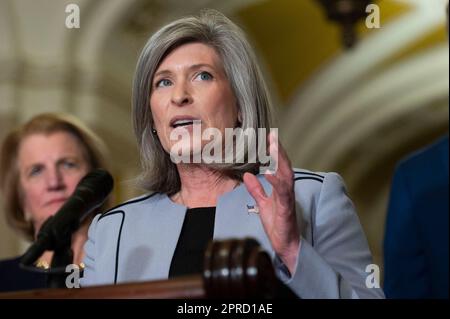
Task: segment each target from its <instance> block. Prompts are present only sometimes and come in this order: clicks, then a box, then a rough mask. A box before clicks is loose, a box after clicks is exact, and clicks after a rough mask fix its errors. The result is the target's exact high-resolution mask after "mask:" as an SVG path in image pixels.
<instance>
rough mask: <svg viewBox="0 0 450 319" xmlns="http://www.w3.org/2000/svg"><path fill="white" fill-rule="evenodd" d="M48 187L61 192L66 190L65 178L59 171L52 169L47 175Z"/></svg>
mask: <svg viewBox="0 0 450 319" xmlns="http://www.w3.org/2000/svg"><path fill="white" fill-rule="evenodd" d="M47 187H48V189H49V190H61V189H64V188H65V183H64V177H63V174H62V172H61V171H60V170H59V169H58V168H55V169H51V170H49V172H48V175H47Z"/></svg>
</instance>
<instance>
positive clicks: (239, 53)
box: [132, 9, 271, 195]
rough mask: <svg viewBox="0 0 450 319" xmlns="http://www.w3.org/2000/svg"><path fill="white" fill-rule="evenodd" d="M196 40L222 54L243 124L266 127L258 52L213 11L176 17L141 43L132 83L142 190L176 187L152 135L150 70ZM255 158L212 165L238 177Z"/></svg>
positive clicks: (267, 102) (265, 96)
mask: <svg viewBox="0 0 450 319" xmlns="http://www.w3.org/2000/svg"><path fill="white" fill-rule="evenodd" d="M190 42H200V43H204V44H206V45H209V46H211V47H212V48H214V49H215V50H216V51H217V53H218V54H219V56H220V57H221V59H222V62H223V65H224V69H225V73H226V76H227V78H228V80H229V81H230V84H231V88H232V90H233V92H234V95H235V97H236V101H237V104H238V105H237V106H238V109H239V110H240V113H241V127H242V129H243V130H246V129H247V128H253V129H255V130H257V128H265V129H269V128H270V124H271V116H270V110H271V102H270V98H269V94H268V90H267V88H266V85H265V82H264V79H263V76H262V73H261V71H260V69H259V67H258V64H257V62H256V56H255V54H254V52H253V50H252V48H251V46H250V44H249V43H248V41H247V39H246V36H245V35H244V33H243V31H242V30H241V29H240V28H239V27H238V26H237V25H235V24H234V23H233V22H232V21H231V20H229V19H228V18H227V17H225V16H224V15H223V14H221V13H220V12H218V11H216V10H211V9H206V10H202V11H201V12H200V14H199V15H198V16H188V17H184V18H181V19H179V20H176V21H174V22H172V23H170V24H168V25H166V26H164V27H162V28H161V29H159V30H158V31H157V32H156V33H155V34H154V35H153V36H152V37H151V38H150V39H149V40H148V42H147V44H146V45H145V47H144V48H143V50H142V52H141V55H140V57H139V60H138V62H137V66H136V72H135V76H134V82H133V97H132V108H133V110H132V117H133V126H134V134H135V135H136V138H137V143H138V146H139V149H140V156H141V165H142V168H143V172H142V174H141V186H142V187H144V189H146V190H151V191H156V192H161V193H166V194H169V195H171V194H174V193H176V192H178V191H179V190H180V187H181V185H180V178H179V175H178V171H177V168H176V165H175V164H174V163H173V162H172V161H171V159H170V155H169V154H167V152H166V151H165V150H164V149H163V147H162V145H161V143H160V141H159V139H158V137H157V136H156V135H154V134H152V132H151V130H152V127H153V117H152V114H151V109H150V95H151V90H152V81H153V77H154V74H155V72H156V70H157V68H158V66H159V64H160V63H161V62H162V60H163V59H164V58H165V57H166V56H167V55H168V54H169V53H170V52H171V51H172V50H174V49H175V48H176V47H179V46H180V45H183V44H186V43H190ZM259 165H260V164H259V163H258V160H257V161H256V163H234V162H233V163H232V164H220V165H217V164H215V165H210V167H212V168H213V169H217V170H218V171H221V173H222V174H224V175H227V176H230V177H232V178H234V179H237V180H242V176H243V174H244V173H245V172H253V173H255V172H257V170H258V167H259Z"/></svg>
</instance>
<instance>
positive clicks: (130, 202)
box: [99, 193, 158, 220]
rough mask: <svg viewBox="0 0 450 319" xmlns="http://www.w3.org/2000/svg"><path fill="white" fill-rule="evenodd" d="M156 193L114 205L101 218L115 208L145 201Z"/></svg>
mask: <svg viewBox="0 0 450 319" xmlns="http://www.w3.org/2000/svg"><path fill="white" fill-rule="evenodd" d="M156 194H158V193H152V194H150V195H147V196H145V197H143V198H138V199H135V200H131V201H129V202H125V203H122V204H119V205H117V206H114V207H113V208H110V209H108V210H107V211H106V212H104V213H103V214H102V216H100V218H99V220H100V219H101V218H102V217H103V216H104V215H106V214H108V213H110V212H112V211H113V210H116V209H118V208H120V207H123V206H126V205H129V204H134V203H139V202H142V201H144V200H146V199H149V198H151V197H153V196H154V195H156Z"/></svg>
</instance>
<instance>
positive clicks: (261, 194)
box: [243, 173, 267, 207]
mask: <svg viewBox="0 0 450 319" xmlns="http://www.w3.org/2000/svg"><path fill="white" fill-rule="evenodd" d="M243 180H244V184H245V187H246V188H247V190H248V192H249V193H250V195H252V197H253V198H254V199H255V201H256V204H257V205H258V206H259V207H263V206H264V202H265V200H267V195H266V192H265V191H264V188H263V187H262V185H261V183H260V182H259V180H258V178H256V176H255V175H253V174H252V173H245V174H244V176H243Z"/></svg>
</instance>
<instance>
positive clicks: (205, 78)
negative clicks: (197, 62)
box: [196, 71, 213, 81]
mask: <svg viewBox="0 0 450 319" xmlns="http://www.w3.org/2000/svg"><path fill="white" fill-rule="evenodd" d="M196 78H197V79H199V80H202V81H209V80H212V78H213V76H212V75H211V73H209V72H206V71H203V72H201V73H200V74H198V75H197V76H196Z"/></svg>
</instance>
